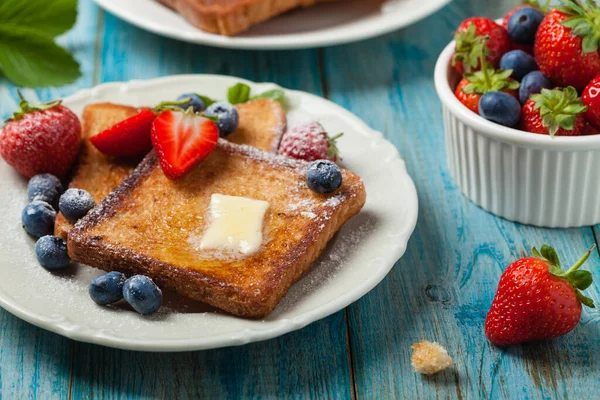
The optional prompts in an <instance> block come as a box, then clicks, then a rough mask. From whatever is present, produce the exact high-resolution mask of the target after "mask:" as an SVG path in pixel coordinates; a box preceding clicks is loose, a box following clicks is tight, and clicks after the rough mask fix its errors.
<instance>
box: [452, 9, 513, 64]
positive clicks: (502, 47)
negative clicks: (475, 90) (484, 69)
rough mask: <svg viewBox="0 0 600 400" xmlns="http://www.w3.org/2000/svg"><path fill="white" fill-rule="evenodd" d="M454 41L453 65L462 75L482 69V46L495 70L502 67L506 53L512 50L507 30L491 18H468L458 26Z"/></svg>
mask: <svg viewBox="0 0 600 400" xmlns="http://www.w3.org/2000/svg"><path fill="white" fill-rule="evenodd" d="M486 36H487V37H488V38H489V40H488V41H487V42H482V41H481V38H483V37H486ZM454 40H455V42H456V49H455V51H454V55H453V57H452V65H453V66H454V68H456V71H458V73H459V74H460V75H463V74H464V73H465V72H473V71H477V70H479V69H480V68H481V64H480V62H479V55H480V54H481V46H482V45H483V46H485V48H486V57H487V62H488V63H489V64H491V65H492V66H494V68H497V67H498V66H499V65H500V59H501V58H502V56H503V55H504V53H506V52H507V51H510V50H511V41H510V38H509V37H508V33H507V32H506V29H504V28H503V27H502V26H500V25H498V24H497V23H496V22H495V21H494V20H492V19H489V18H483V17H473V18H467V19H466V20H464V21H463V22H462V23H461V24H460V25H459V26H458V29H457V30H456V33H455V34H454Z"/></svg>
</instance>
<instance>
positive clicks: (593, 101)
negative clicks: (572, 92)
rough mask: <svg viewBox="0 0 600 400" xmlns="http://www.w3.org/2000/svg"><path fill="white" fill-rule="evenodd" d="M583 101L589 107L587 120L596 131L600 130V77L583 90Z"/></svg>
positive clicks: (586, 115) (586, 114) (586, 113)
mask: <svg viewBox="0 0 600 400" xmlns="http://www.w3.org/2000/svg"><path fill="white" fill-rule="evenodd" d="M581 101H583V104H584V105H585V106H586V107H587V111H586V112H585V119H586V120H587V121H588V122H589V123H590V124H591V125H592V126H594V127H595V128H596V130H598V129H600V75H598V76H596V77H595V78H594V79H592V80H591V81H590V83H588V85H587V86H586V87H585V89H583V93H582V94H581Z"/></svg>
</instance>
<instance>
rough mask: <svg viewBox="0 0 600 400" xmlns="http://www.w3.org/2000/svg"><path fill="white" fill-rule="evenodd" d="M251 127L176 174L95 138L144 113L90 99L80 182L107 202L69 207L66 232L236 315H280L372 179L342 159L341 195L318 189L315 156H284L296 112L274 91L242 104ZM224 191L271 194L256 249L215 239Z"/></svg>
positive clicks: (94, 257) (98, 253)
mask: <svg viewBox="0 0 600 400" xmlns="http://www.w3.org/2000/svg"><path fill="white" fill-rule="evenodd" d="M235 107H236V109H237V112H238V114H239V125H238V126H237V129H236V130H235V131H234V132H233V133H231V134H230V135H229V136H227V138H226V139H218V142H217V143H216V146H215V148H214V150H213V151H212V152H211V153H210V154H209V155H208V156H207V157H206V158H205V159H204V160H202V161H201V162H199V163H198V164H196V165H195V166H193V168H191V170H190V171H189V172H188V173H186V174H185V176H183V177H182V178H181V179H177V180H172V179H170V178H169V177H168V176H167V175H166V174H165V173H164V172H163V169H162V168H161V163H160V162H159V155H158V154H157V151H155V150H151V151H150V152H149V153H147V154H146V155H145V156H137V157H113V156H107V155H105V154H103V153H101V152H100V151H99V150H98V149H97V148H96V147H95V146H94V145H93V144H92V143H91V141H90V138H93V137H94V136H95V135H97V134H99V133H100V132H103V131H105V130H107V129H109V128H110V127H111V126H114V125H115V124H117V123H119V122H120V121H123V120H125V119H127V118H129V117H131V116H133V115H135V114H136V113H137V112H138V109H137V108H134V107H130V106H125V105H117V104H110V103H99V104H91V105H88V106H87V107H86V108H85V110H84V112H83V118H82V135H81V136H82V144H81V150H80V152H79V156H78V160H77V162H76V166H75V168H74V169H73V171H74V172H73V174H72V177H71V180H70V183H69V187H71V188H77V189H83V190H85V191H87V192H89V194H91V196H92V197H93V198H94V200H95V201H96V202H97V203H98V205H97V206H96V207H95V208H93V209H92V210H91V211H90V212H89V213H88V214H87V215H86V216H85V217H84V218H82V219H80V220H79V221H77V222H76V223H75V224H72V223H71V222H69V220H67V219H66V218H65V217H64V216H62V215H61V214H59V215H58V216H57V218H56V223H55V235H56V236H59V237H61V238H64V239H65V240H67V246H68V254H69V256H70V257H71V258H72V259H73V260H74V261H78V262H80V263H83V264H87V265H91V266H93V267H96V268H99V269H102V270H106V271H120V272H122V273H124V274H125V275H129V276H130V275H133V274H142V275H145V276H148V277H150V278H152V279H153V280H154V281H155V282H156V283H157V284H158V285H159V286H160V287H164V288H169V289H173V290H175V291H176V292H178V293H179V294H181V295H183V296H186V297H188V298H191V299H194V300H198V301H201V302H205V303H208V304H210V305H212V306H214V307H217V308H219V309H221V310H224V311H226V312H229V313H231V314H234V315H238V316H242V317H250V318H261V317H264V316H266V315H268V314H269V313H270V312H271V311H272V310H273V309H274V308H275V307H276V305H277V304H278V303H279V301H280V300H281V299H282V297H283V296H284V295H285V294H286V292H287V291H288V289H289V288H290V286H291V285H292V284H293V283H294V282H295V281H296V280H298V279H299V278H300V276H301V275H302V274H303V273H304V272H305V271H307V270H308V268H309V267H310V265H311V264H312V263H313V262H314V261H315V260H316V259H317V257H318V256H319V254H320V253H321V252H322V251H323V249H324V248H325V246H326V244H327V242H328V241H329V240H330V239H331V238H332V237H333V235H334V234H335V233H336V232H337V231H338V230H339V229H340V228H341V226H342V225H343V224H344V223H345V222H346V221H347V220H348V219H350V218H351V217H352V216H353V215H355V214H357V213H358V212H359V211H360V209H361V208H362V206H363V205H364V202H365V199H366V192H365V188H364V185H363V183H362V181H361V179H360V178H359V177H358V176H357V175H355V174H353V173H352V172H350V171H347V170H344V169H341V177H342V181H341V184H340V186H339V188H337V190H335V191H334V192H332V193H318V192H315V191H314V190H310V188H309V187H307V183H306V174H307V172H306V171H307V167H308V165H309V163H308V162H306V161H303V160H297V159H293V158H289V157H286V156H283V155H278V154H276V153H277V151H278V148H279V145H280V142H281V140H282V136H284V134H285V133H286V125H287V123H286V111H285V110H284V108H283V107H282V105H281V104H280V103H278V102H277V101H275V100H272V99H268V98H263V99H255V100H250V101H248V102H245V103H242V104H237V105H236V106H235ZM215 194H219V195H225V196H236V197H237V198H239V197H241V198H249V199H257V200H260V201H264V202H268V209H266V212H265V214H264V222H263V223H262V232H261V233H262V241H261V243H260V246H259V247H258V249H257V250H256V251H255V252H252V253H251V254H243V253H239V252H237V253H236V252H228V251H215V250H214V249H213V250H211V249H205V248H203V243H201V238H202V235H203V233H205V232H206V230H207V229H208V226H209V225H210V213H209V211H210V208H211V199H212V198H213V196H214V195H215Z"/></svg>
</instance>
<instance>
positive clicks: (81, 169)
mask: <svg viewBox="0 0 600 400" xmlns="http://www.w3.org/2000/svg"><path fill="white" fill-rule="evenodd" d="M236 108H237V110H238V113H239V117H240V123H239V126H238V129H237V130H236V131H235V132H233V133H232V134H230V135H229V136H228V137H227V139H228V140H231V141H232V142H235V143H240V144H249V145H251V146H254V147H257V148H259V149H263V150H266V151H272V152H276V151H277V148H278V147H279V142H280V141H281V137H282V136H283V133H284V132H285V129H286V124H287V122H286V113H285V110H284V109H283V107H282V106H281V105H280V104H279V103H278V102H276V101H274V100H271V99H257V100H251V101H249V102H247V103H242V104H238V105H236ZM137 111H138V109H137V108H135V107H130V106H124V105H118V104H111V103H97V104H91V105H89V106H87V107H86V108H85V110H84V111H83V121H82V123H83V127H82V136H83V137H82V146H81V152H80V154H79V159H78V162H77V166H76V168H75V170H74V174H73V178H72V180H71V182H70V184H69V187H70V188H78V189H83V190H86V191H87V192H89V193H90V194H91V195H92V197H93V198H94V200H96V203H99V202H100V201H101V200H102V199H103V198H104V197H105V196H106V195H108V194H109V193H110V192H111V191H112V190H113V189H114V188H116V187H117V186H119V184H121V182H123V181H124V180H125V178H127V177H128V176H129V174H131V172H132V171H133V170H134V168H135V167H136V166H137V165H138V164H139V162H140V161H141V160H142V158H143V157H134V158H128V159H122V158H115V157H108V156H105V155H104V154H102V153H101V152H100V151H98V150H97V149H96V147H94V145H93V144H92V143H91V142H90V141H89V140H88V139H89V138H90V137H92V136H94V135H96V134H98V133H100V132H102V131H103V130H105V129H108V128H110V127H111V126H113V125H115V124H117V123H118V122H121V121H122V120H124V119H126V118H128V117H131V116H132V115H134V114H135V113H136V112H137ZM72 226H73V225H72V224H71V223H70V222H69V221H68V220H67V219H66V218H65V217H64V216H63V215H62V214H61V213H58V215H57V216H56V221H55V223H54V234H55V235H56V236H59V237H61V238H63V239H67V235H68V233H69V229H71V227H72Z"/></svg>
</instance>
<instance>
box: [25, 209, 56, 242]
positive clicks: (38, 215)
mask: <svg viewBox="0 0 600 400" xmlns="http://www.w3.org/2000/svg"><path fill="white" fill-rule="evenodd" d="M55 218H56V211H54V208H52V206H51V205H50V204H48V203H46V202H45V201H41V200H35V201H32V202H31V203H29V204H27V205H26V206H25V208H24V209H23V211H22V212H21V223H22V224H23V228H24V229H25V231H27V233H29V234H30V235H31V236H35V237H37V238H39V237H42V236H46V235H50V234H52V232H53V231H54V219H55Z"/></svg>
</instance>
